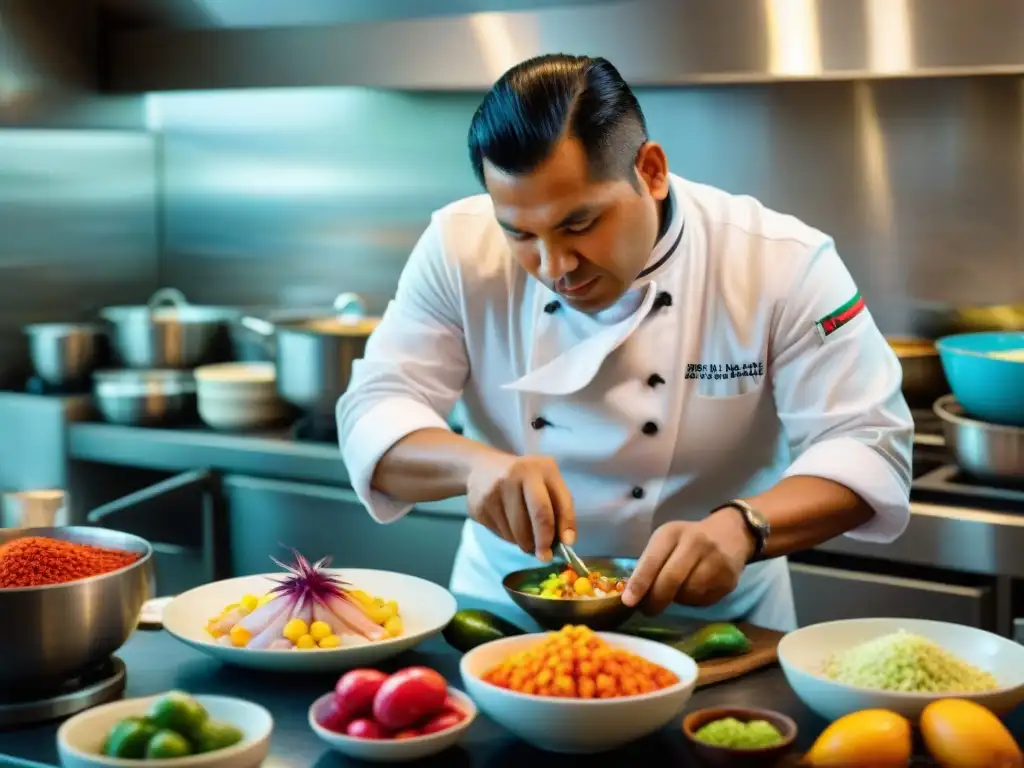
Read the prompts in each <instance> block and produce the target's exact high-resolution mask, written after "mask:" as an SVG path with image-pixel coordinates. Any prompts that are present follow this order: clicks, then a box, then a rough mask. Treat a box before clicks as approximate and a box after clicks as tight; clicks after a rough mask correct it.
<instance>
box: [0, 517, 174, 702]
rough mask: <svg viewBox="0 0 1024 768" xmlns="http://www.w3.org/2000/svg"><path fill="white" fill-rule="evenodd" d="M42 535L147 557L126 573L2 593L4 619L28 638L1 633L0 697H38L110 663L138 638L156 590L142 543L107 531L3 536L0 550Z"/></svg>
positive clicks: (0, 605) (0, 610)
mask: <svg viewBox="0 0 1024 768" xmlns="http://www.w3.org/2000/svg"><path fill="white" fill-rule="evenodd" d="M23 536H45V537H47V538H51V539H63V540H65V541H74V542H77V543H79V544H89V545H92V546H97V547H106V548H109V549H122V550H127V551H130V552H138V553H140V554H141V555H142V557H140V558H139V559H138V560H136V561H135V563H133V564H132V565H130V566H128V567H127V568H122V569H121V570H119V571H114V572H113V573H107V574H104V575H102V576H94V577H92V578H91V579H83V580H82V581H72V582H70V583H67V584H54V585H50V586H45V587H24V588H21V589H0V616H4V617H7V619H8V620H14V619H15V617H17V622H18V626H19V627H23V628H25V629H24V631H7V632H3V633H0V658H3V664H0V690H3V691H4V692H5V693H9V692H11V691H12V690H13V689H21V688H29V689H34V690H36V691H38V690H39V689H45V688H46V687H48V686H49V685H50V684H52V683H54V682H62V681H65V682H66V681H67V680H70V679H71V678H73V677H74V676H75V675H76V674H77V673H79V672H82V671H84V670H86V669H88V668H90V667H92V666H94V665H96V664H98V663H99V662H101V661H103V660H104V659H106V658H108V657H109V656H110V655H111V654H113V653H114V651H116V650H117V649H118V648H120V647H121V646H122V645H124V643H125V641H126V640H127V639H128V637H129V636H130V635H131V633H132V632H134V631H135V627H136V625H137V624H138V621H139V615H140V613H141V612H142V605H143V603H145V602H146V600H147V599H149V598H150V597H152V596H153V595H152V593H153V589H154V586H153V585H154V583H155V582H154V578H153V549H152V547H150V545H149V543H148V542H146V540H145V539H141V538H139V537H138V536H132V535H130V534H127V533H121V532H119V531H111V530H107V529H105V528H88V527H68V528H32V529H20V530H18V529H11V530H7V531H0V544H5V543H7V542H9V541H12V540H13V539H18V538H21V537H23Z"/></svg>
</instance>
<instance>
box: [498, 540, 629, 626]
mask: <svg viewBox="0 0 1024 768" xmlns="http://www.w3.org/2000/svg"><path fill="white" fill-rule="evenodd" d="M584 561H585V563H586V566H587V568H589V569H590V570H591V571H599V572H600V573H601V574H603V575H605V576H614V577H617V578H626V577H628V576H629V575H630V574H631V573H633V569H634V568H636V560H633V559H631V558H625V557H593V558H591V557H587V558H584ZM564 568H565V564H564V563H556V564H553V565H545V566H542V567H540V568H524V569H523V570H521V571H513V572H512V573H510V574H509V575H508V576H506V577H505V578H504V579H502V582H501V583H502V586H504V587H505V591H506V592H507V593H508V595H509V597H511V598H512V600H513V602H515V604H516V605H518V606H519V607H520V608H522V609H523V610H524V611H526V613H527V614H529V616H530V618H531V619H533V620H534V621H536V622H537V623H538V624H540V625H541V626H542V627H544V628H545V629H555V630H558V629H561V628H562V627H564V626H565V625H566V624H582V625H583V626H586V627H590V628H591V629H595V630H599V631H609V630H612V629H616V628H618V627H619V626H621V625H622V624H624V623H626V621H627V620H629V618H630V617H631V616H632V615H633V614H634V613H635V612H636V607H635V606H634V607H630V606H628V605H626V604H625V603H623V602H622V597H621V596H620V595H614V596H612V597H594V598H590V599H586V600H555V599H552V598H550V597H540V596H539V595H531V594H530V593H528V592H523V591H522V589H523V588H524V587H528V586H532V585H536V584H540V582H542V581H543V580H544V577H545V576H547V575H549V574H551V573H560V572H561V571H562V570H563V569H564Z"/></svg>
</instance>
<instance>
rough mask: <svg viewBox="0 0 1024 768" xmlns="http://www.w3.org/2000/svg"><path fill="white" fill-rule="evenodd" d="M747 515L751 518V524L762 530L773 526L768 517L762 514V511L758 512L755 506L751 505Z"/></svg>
mask: <svg viewBox="0 0 1024 768" xmlns="http://www.w3.org/2000/svg"><path fill="white" fill-rule="evenodd" d="M747 517H749V518H750V523H751V525H754V526H756V527H757V528H760V529H761V530H762V531H767V530H768V529H769V528H771V525H770V524H769V522H768V518H767V517H765V516H764V515H762V514H761V513H760V512H758V511H757V510H756V509H754V508H753V507H751V508H750V509H749V510H748V511H747Z"/></svg>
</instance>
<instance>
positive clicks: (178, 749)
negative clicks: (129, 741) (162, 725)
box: [145, 730, 192, 760]
mask: <svg viewBox="0 0 1024 768" xmlns="http://www.w3.org/2000/svg"><path fill="white" fill-rule="evenodd" d="M191 754H192V745H191V744H189V743H188V739H186V738H185V737H184V736H182V735H181V734H180V733H175V732H174V731H168V730H163V731H157V732H156V733H155V734H153V738H151V739H150V740H149V744H147V745H146V755H145V757H146V759H147V760H156V759H167V758H169V757H188V756H189V755H191Z"/></svg>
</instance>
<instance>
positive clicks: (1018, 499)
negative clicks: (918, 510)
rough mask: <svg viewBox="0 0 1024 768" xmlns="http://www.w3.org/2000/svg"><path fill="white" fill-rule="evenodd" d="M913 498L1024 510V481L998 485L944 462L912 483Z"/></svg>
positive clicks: (947, 503)
mask: <svg viewBox="0 0 1024 768" xmlns="http://www.w3.org/2000/svg"><path fill="white" fill-rule="evenodd" d="M910 498H911V500H913V501H920V502H926V503H932V504H944V505H946V506H957V507H972V508H974V509H987V510H991V511H993V512H1016V513H1024V482H1022V483H1021V484H1019V485H1009V484H1006V485H997V484H995V483H993V482H992V481H988V480H981V479H978V478H975V477H972V476H971V475H969V474H968V473H966V472H964V471H963V470H962V469H960V467H958V466H956V465H955V464H944V465H942V466H940V467H937V468H934V469H930V470H929V471H926V472H924V473H923V474H921V475H919V476H918V477H917V478H916V479H915V480H914V482H913V485H912V487H911V492H910Z"/></svg>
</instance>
